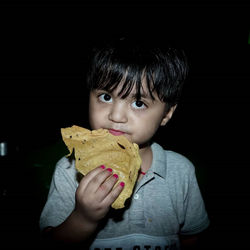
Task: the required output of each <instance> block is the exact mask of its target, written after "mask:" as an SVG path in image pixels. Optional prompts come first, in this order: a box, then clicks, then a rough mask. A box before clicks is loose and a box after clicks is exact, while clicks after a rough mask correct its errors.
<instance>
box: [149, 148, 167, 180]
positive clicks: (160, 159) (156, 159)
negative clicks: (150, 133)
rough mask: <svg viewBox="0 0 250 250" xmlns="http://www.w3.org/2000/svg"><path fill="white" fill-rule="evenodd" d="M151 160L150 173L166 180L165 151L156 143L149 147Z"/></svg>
mask: <svg viewBox="0 0 250 250" xmlns="http://www.w3.org/2000/svg"><path fill="white" fill-rule="evenodd" d="M151 149H152V153H153V160H152V166H151V168H150V170H149V171H150V172H151V171H152V172H153V173H154V174H157V175H159V176H161V177H162V178H164V179H165V178H166V172H167V170H166V166H167V164H166V162H167V161H166V154H165V150H164V149H163V148H162V147H161V146H160V145H159V144H157V143H153V144H152V145H151Z"/></svg>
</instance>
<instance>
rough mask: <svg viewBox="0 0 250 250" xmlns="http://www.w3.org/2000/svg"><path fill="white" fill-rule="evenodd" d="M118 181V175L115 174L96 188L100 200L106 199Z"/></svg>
mask: <svg viewBox="0 0 250 250" xmlns="http://www.w3.org/2000/svg"><path fill="white" fill-rule="evenodd" d="M117 181H118V175H117V174H114V175H113V176H110V177H109V178H107V179H106V180H105V181H104V182H103V183H102V184H101V185H100V186H99V188H98V189H97V190H96V194H97V196H98V198H99V200H100V201H102V200H103V199H105V197H106V196H107V195H108V194H109V193H110V192H111V190H112V189H113V187H114V185H115V184H116V182H117Z"/></svg>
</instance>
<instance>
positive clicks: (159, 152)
mask: <svg viewBox="0 0 250 250" xmlns="http://www.w3.org/2000/svg"><path fill="white" fill-rule="evenodd" d="M152 151H153V157H155V159H153V161H158V162H160V163H161V165H162V166H163V165H164V167H165V168H166V170H167V171H166V174H167V172H168V173H170V172H174V173H179V172H180V173H182V174H183V173H188V172H193V171H195V168H194V165H193V163H192V162H191V161H190V160H189V159H188V158H187V157H186V156H184V155H182V154H181V153H178V152H175V151H172V150H167V149H164V148H163V147H162V146H161V145H159V144H157V143H153V144H152ZM158 166H159V165H158Z"/></svg>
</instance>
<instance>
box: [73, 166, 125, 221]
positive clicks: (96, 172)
mask: <svg viewBox="0 0 250 250" xmlns="http://www.w3.org/2000/svg"><path fill="white" fill-rule="evenodd" d="M117 181H118V176H117V175H116V174H114V175H112V169H110V168H105V166H100V167H97V168H95V169H93V170H92V171H90V172H89V173H88V174H87V175H86V176H85V177H84V178H83V179H82V180H81V182H80V184H79V186H78V188H77V190H76V209H75V213H77V214H78V215H79V216H80V217H81V218H82V219H83V220H84V221H85V222H88V223H90V224H97V223H98V222H99V221H100V220H101V219H103V218H104V217H105V215H106V214H107V212H108V211H109V208H110V206H111V204H112V203H113V202H114V201H115V200H116V199H117V197H118V196H119V194H120V193H121V191H122V189H123V186H124V183H120V184H119V185H117V186H116V187H115V188H114V189H113V187H114V185H115V184H116V182H117Z"/></svg>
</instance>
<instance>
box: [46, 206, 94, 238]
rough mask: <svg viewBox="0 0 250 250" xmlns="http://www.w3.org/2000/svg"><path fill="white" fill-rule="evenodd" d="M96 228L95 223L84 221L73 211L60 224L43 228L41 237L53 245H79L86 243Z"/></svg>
mask: <svg viewBox="0 0 250 250" xmlns="http://www.w3.org/2000/svg"><path fill="white" fill-rule="evenodd" d="M97 226H98V223H97V222H90V221H87V220H85V219H84V218H83V217H82V216H81V215H80V214H78V213H77V211H75V210H74V211H73V212H72V213H71V214H70V215H69V217H68V218H67V219H66V220H65V221H64V222H63V223H62V224H60V225H58V226H57V227H47V228H45V229H44V230H43V236H44V238H45V239H47V240H49V241H53V242H55V243H80V242H84V241H87V240H88V239H89V238H90V237H91V236H92V235H93V234H94V232H95V230H96V228H97Z"/></svg>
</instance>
